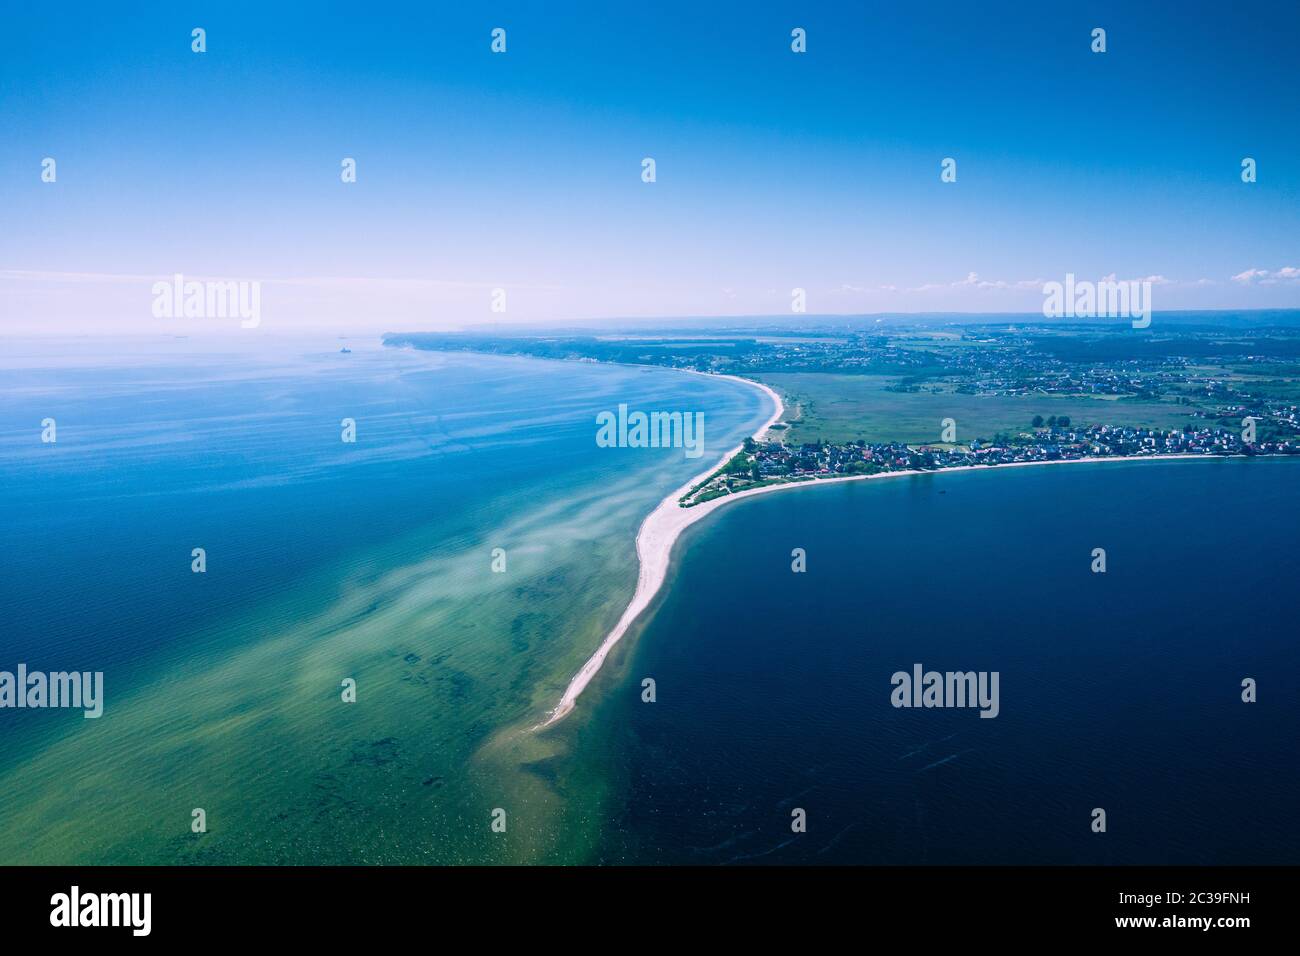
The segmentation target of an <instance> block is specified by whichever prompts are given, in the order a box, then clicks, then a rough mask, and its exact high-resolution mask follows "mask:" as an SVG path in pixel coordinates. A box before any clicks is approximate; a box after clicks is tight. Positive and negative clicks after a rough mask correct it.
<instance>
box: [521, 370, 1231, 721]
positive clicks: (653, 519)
mask: <svg viewBox="0 0 1300 956" xmlns="http://www.w3.org/2000/svg"><path fill="white" fill-rule="evenodd" d="M694 374H698V375H703V374H707V373H703V372H697V373H694ZM712 377H714V378H729V379H732V380H733V381H737V382H744V383H745V384H746V385H749V386H752V387H754V388H759V389H762V390H763V391H764V392H765V393H766V394H767V396H768V398H770V399H771V400H772V404H773V411H772V414H771V416H770V417H769V418H768V419H767V421H766V422H765V423H764V424H763V427H762V428H760V429H759V430H758V431H756V432H755V433H754V438H755V440H762V439H763V438H765V437H766V436H767V433H768V431H770V430H771V428H772V425H774V424H775V423H776V422H777V420H778V419H780V417H781V416H782V414H784V412H785V406H784V405H783V404H782V403H781V397H780V396H779V395H777V393H776V392H774V391H773V390H772V389H770V388H769V387H768V386H766V385H764V384H763V383H761V382H754V381H751V380H750V379H747V378H741V377H739V376H737V375H714V376H712ZM742 447H743V446H741V445H737V446H736V447H735V448H733V449H731V450H730V451H728V452H727V453H726V454H725V455H723V456H722V457H721V458H720V459H718V462H717V463H716V464H715V465H713V467H711V468H709V469H708V470H707V471H704V472H701V473H700V474H698V475H696V476H695V477H694V478H692V479H691V480H690V481H688V482H687V483H686V484H684V485H682V487H680V488H678V489H677V490H676V491H674V492H673V493H672V494H670V495H669V496H668V497H667V498H665V499H664V500H663V501H661V502H659V505H658V507H656V508H655V510H654V511H652V512H650V514H649V515H648V516H647V517H646V519H645V521H643V522H642V523H641V530H640V531H638V532H637V536H636V554H637V559H638V560H639V561H640V564H641V571H640V574H639V575H638V577H637V582H636V592H635V593H634V594H633V595H632V601H631V603H629V604H628V606H627V609H626V610H624V611H623V616H622V617H620V618H619V619H618V623H617V624H616V625H614V629H613V630H612V631H610V632H609V634H607V635H606V636H605V639H604V640H603V641H601V642H600V647H598V648H596V653H594V654H592V655H591V657H590V658H589V659H588V660H587V663H585V664H583V665H582V668H581V669H580V670H579V671H578V673H576V674H574V675H573V679H572V680H571V681H569V686H568V687H567V688H565V691H564V695H563V696H562V697H561V698H560V702H559V704H557V705H556V707H555V709H554V710H552V711H551V712H550V714H549V715H548V716H547V719H546V720H545V721H544V722H543V723H541V724H539V725H538V727H537V728H536V729H540V728H542V727H549V726H550V725H551V724H554V723H556V722H557V721H559V720H561V719H563V718H564V717H565V716H566V715H567V714H568V713H569V712H570V711H572V710H573V707H574V704H575V703H576V702H577V700H578V695H579V694H581V693H582V692H583V690H585V689H586V687H587V685H588V684H590V683H591V680H592V678H593V677H595V676H596V674H597V672H599V671H600V668H601V666H602V665H603V664H604V663H605V658H606V657H608V656H609V652H610V651H611V650H613V649H614V645H615V644H617V643H618V642H619V641H620V640H622V638H623V635H624V634H626V633H627V629H628V628H629V627H631V626H632V622H633V621H635V620H636V619H637V618H638V617H639V616H640V615H641V612H642V611H644V610H645V609H646V608H647V607H649V606H650V601H651V600H652V599H653V598H654V596H655V595H656V594H658V593H659V589H660V588H661V587H662V586H663V583H664V579H665V578H667V576H668V560H669V557H670V556H671V555H672V550H673V545H674V544H675V543H676V541H677V538H678V536H680V535H681V533H682V532H683V531H684V530H685V529H686V528H687V527H689V526H690V525H692V524H694V523H695V522H697V521H699V520H700V519H701V518H703V517H705V516H706V515H709V514H712V513H713V512H714V511H716V510H717V509H718V508H721V507H722V506H723V505H725V504H727V503H728V502H730V501H739V500H740V499H741V498H749V497H752V496H754V495H762V494H767V493H769V492H773V491H786V490H789V489H794V488H819V487H821V486H822V485H830V484H835V483H837V482H841V481H871V480H873V479H877V478H902V477H906V476H908V475H938V474H946V473H948V472H953V471H989V470H992V469H996V468H1020V467H1030V466H1035V465H1071V464H1078V463H1082V462H1100V461H1150V460H1153V459H1159V460H1161V461H1173V460H1177V459H1184V458H1193V459H1201V460H1206V459H1218V458H1219V457H1221V456H1217V455H1214V456H1211V455H1125V456H1118V457H1107V458H1069V459H1064V460H1057V461H1018V462H1007V463H1005V464H1000V465H958V466H956V467H954V468H941V469H939V470H937V471H914V470H904V471H886V472H881V473H879V474H874V475H842V476H840V477H838V478H816V479H811V480H808V481H792V482H788V483H785V484H779V485H764V486H763V487H762V488H750V489H748V490H746V491H738V492H736V493H735V494H732V495H723V496H722V497H720V498H711V499H710V500H708V501H705V502H703V503H701V504H698V505H695V506H694V507H691V508H683V507H682V506H681V505H679V504H678V503H677V502H678V500H679V499H680V498H681V497H682V496H683V495H685V494H686V493H687V492H688V491H690V490H691V489H692V488H694V487H695V486H696V485H697V484H699V483H700V482H701V481H703V480H704V479H705V478H707V477H709V475H711V474H713V473H714V472H715V471H717V470H718V468H719V467H721V466H722V465H723V464H725V463H726V462H727V461H728V460H729V459H730V458H731V456H732V455H734V454H736V452H738V451H740V449H741V448H742Z"/></svg>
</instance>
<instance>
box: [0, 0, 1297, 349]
mask: <svg viewBox="0 0 1300 956" xmlns="http://www.w3.org/2000/svg"><path fill="white" fill-rule="evenodd" d="M476 6H477V5H476ZM904 6H906V7H908V9H901V8H902V7H904ZM1098 26H1100V27H1104V28H1105V29H1106V31H1107V47H1108V49H1107V52H1106V53H1105V54H1094V53H1092V52H1091V50H1090V42H1091V41H1090V33H1091V30H1092V29H1093V28H1094V27H1098ZM193 27H203V28H204V29H205V30H206V31H207V46H208V49H207V52H206V53H203V54H195V53H193V52H191V49H190V31H191V29H192V28H193ZM494 27H502V28H504V29H506V31H507V52H506V53H505V54H504V55H494V54H492V53H491V51H490V48H489V45H490V41H491V37H490V32H491V30H492V29H493V28H494ZM794 27H803V28H804V29H806V30H807V36H808V41H807V42H808V52H807V53H806V54H802V55H800V54H794V53H792V52H791V50H790V31H791V29H793V28H794ZM1297 35H1300V5H1297V4H1295V3H1294V2H1268V3H1255V2H1244V3H1236V4H1232V5H1226V4H1209V3H1206V4H1200V3H1189V2H1179V3H1175V2H1169V3H1140V4H1139V3H1132V2H1129V3H1114V4H1101V3H1080V4H1076V3H1029V2H1026V3H1014V4H1011V3H1007V4H1003V3H963V4H945V3H941V2H940V3H927V4H915V5H901V4H889V5H886V4H808V3H787V4H762V3H744V4H707V5H704V4H685V3H683V4H672V3H655V4H648V5H639V6H634V5H631V4H590V5H575V4H562V3H546V4H543V3H528V4H487V5H482V6H481V7H478V8H477V9H473V10H466V9H464V8H463V7H462V6H460V5H456V6H453V5H445V8H444V5H441V4H429V3H422V4H384V5H378V4H376V5H374V6H373V7H367V6H365V5H354V4H328V5H322V8H321V9H316V8H315V7H314V6H312V7H309V6H307V5H301V6H300V7H297V6H296V5H294V7H291V6H290V5H287V4H286V5H268V4H238V3H221V4H186V3H169V4H141V5H138V7H136V8H135V9H131V10H127V11H122V10H119V9H116V8H112V9H110V8H108V7H107V5H103V4H93V5H92V4H70V5H63V6H60V7H58V8H57V9H51V8H48V7H27V8H23V9H13V8H12V6H11V9H10V11H9V12H6V13H5V14H4V20H3V29H2V30H0V224H2V225H3V229H2V230H0V303H2V304H3V305H4V313H5V318H4V321H5V323H6V324H7V325H9V326H10V327H11V328H13V329H15V330H33V329H68V330H74V329H76V330H80V329H96V330H104V331H127V330H130V331H149V330H157V328H158V324H159V320H158V319H156V318H154V317H153V316H152V314H151V312H150V308H149V307H150V303H151V295H150V286H151V283H152V282H153V281H155V280H156V279H159V278H164V277H169V276H171V275H173V274H175V273H182V274H184V275H186V276H187V277H212V278H225V279H244V280H256V281H259V282H261V283H263V291H262V302H263V306H262V309H263V314H264V316H265V321H264V323H263V326H264V327H265V328H270V329H275V328H280V329H285V330H289V329H295V328H317V327H319V328H349V329H354V328H355V329H408V328H437V327H454V326H461V325H466V324H471V323H476V322H486V321H492V320H494V319H497V320H500V319H505V320H508V321H525V322H526V321H547V322H558V321H563V320H565V319H570V318H573V319H579V318H592V317H601V316H657V315H666V316H670V315H713V314H716V315H737V314H780V313H782V312H788V311H789V308H790V300H791V289H793V288H796V287H798V288H803V289H805V290H806V291H807V302H808V311H809V312H811V313H872V312H911V311H945V310H959V311H1006V310H1025V311H1035V310H1038V309H1039V308H1040V307H1041V304H1042V294H1041V285H1042V282H1044V281H1049V280H1060V279H1062V278H1063V277H1064V275H1065V274H1066V273H1067V272H1073V273H1075V274H1076V275H1078V276H1080V277H1087V278H1101V277H1103V276H1107V275H1112V274H1113V275H1115V276H1116V277H1117V278H1120V279H1129V278H1143V277H1148V276H1155V277H1160V278H1159V279H1157V288H1156V292H1155V304H1156V308H1157V309H1174V308H1264V307H1287V306H1300V271H1297V267H1300V171H1298V169H1300V65H1297V58H1296V56H1295V50H1294V44H1295V38H1296V36H1297ZM1247 156H1249V157H1253V158H1254V159H1255V160H1256V161H1257V163H1258V176H1259V181H1258V182H1256V183H1254V184H1249V185H1247V184H1244V183H1242V182H1241V178H1240V168H1241V160H1242V158H1243V157H1247ZM44 157H53V158H55V160H56V162H57V164H58V165H57V181H56V182H55V183H43V182H41V178H40V174H41V161H42V159H43V158H44ZM344 157H353V158H355V159H356V161H357V171H358V176H357V179H358V181H357V182H356V183H354V184H343V183H341V182H340V177H339V172H340V162H341V160H342V159H343V158H344ZM644 157H653V158H654V159H655V161H656V165H657V170H656V171H657V181H656V182H655V183H653V184H647V183H643V182H642V181H641V175H640V174H641V160H642V159H643V158H644ZM945 157H952V158H954V159H956V161H957V181H956V182H955V183H942V182H941V181H940V176H939V173H940V162H941V160H942V159H944V158H945ZM1234 277H1237V278H1234ZM494 288H504V289H505V290H506V293H507V299H506V301H507V312H506V314H505V315H497V314H493V313H492V312H491V311H490V302H491V290H492V289H494Z"/></svg>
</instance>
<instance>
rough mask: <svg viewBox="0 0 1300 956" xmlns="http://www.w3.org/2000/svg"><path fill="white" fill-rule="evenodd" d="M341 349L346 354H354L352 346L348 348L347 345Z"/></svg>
mask: <svg viewBox="0 0 1300 956" xmlns="http://www.w3.org/2000/svg"><path fill="white" fill-rule="evenodd" d="M339 351H340V352H342V353H343V354H344V355H351V354H352V350H351V349H350V348H348V347H347V346H346V345H345V346H343V348H341V349H339Z"/></svg>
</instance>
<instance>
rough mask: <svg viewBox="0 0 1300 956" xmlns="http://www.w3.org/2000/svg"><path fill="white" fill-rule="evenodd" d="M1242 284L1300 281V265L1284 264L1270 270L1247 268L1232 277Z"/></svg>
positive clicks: (1234, 280)
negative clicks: (1279, 267)
mask: <svg viewBox="0 0 1300 956" xmlns="http://www.w3.org/2000/svg"><path fill="white" fill-rule="evenodd" d="M1232 281H1233V282H1240V283H1241V284H1242V285H1277V284H1278V283H1281V282H1300V267H1297V266H1283V267H1282V268H1281V269H1275V270H1273V271H1272V272H1270V271H1269V270H1268V269H1247V270H1246V271H1245V272H1238V273H1237V274H1236V275H1235V276H1233V277H1232Z"/></svg>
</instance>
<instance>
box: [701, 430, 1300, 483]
mask: <svg viewBox="0 0 1300 956" xmlns="http://www.w3.org/2000/svg"><path fill="white" fill-rule="evenodd" d="M1195 454H1201V455H1243V454H1244V455H1295V454H1300V440H1296V439H1290V438H1287V439H1274V440H1268V441H1254V442H1251V441H1246V440H1244V438H1243V436H1242V435H1240V434H1236V433H1233V432H1228V431H1223V430H1219V429H1212V428H1201V429H1196V428H1193V427H1192V426H1190V425H1189V426H1186V427H1185V428H1183V429H1171V430H1163V429H1152V428H1130V427H1122V426H1113V425H1092V426H1089V427H1086V428H1070V427H1065V428H1059V427H1058V428H1042V429H1037V430H1035V431H1033V432H1032V433H1023V434H1021V435H1018V436H1016V437H1015V438H1014V439H1006V438H999V439H997V440H993V441H972V442H971V443H970V444H969V445H947V444H945V445H915V444H904V443H899V442H890V443H879V444H869V443H867V442H863V441H856V442H849V443H845V444H829V443H809V444H802V445H784V444H781V443H780V442H764V443H758V444H754V443H749V444H748V446H747V448H746V449H745V450H744V451H741V452H739V455H740V456H741V457H742V461H740V462H734V461H733V464H732V467H729V468H727V469H724V470H723V471H722V472H720V473H719V474H718V475H716V476H714V478H713V479H711V480H710V481H709V482H708V483H706V485H705V486H703V487H702V488H700V489H697V491H696V492H695V494H694V495H693V496H692V498H693V500H696V501H700V500H705V499H706V498H708V497H712V496H715V495H717V494H725V493H728V492H733V491H739V490H741V489H743V488H746V487H752V486H754V485H756V484H766V483H771V482H778V481H784V480H791V479H807V478H819V477H831V476H838V475H858V474H875V473H878V472H886V471H901V470H937V469H942V468H956V467H960V466H968V465H1000V464H1014V463H1017V462H1032V461H1062V460H1070V459H1080V458H1114V457H1127V456H1136V455H1195ZM737 465H741V466H745V467H736V466H737Z"/></svg>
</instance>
